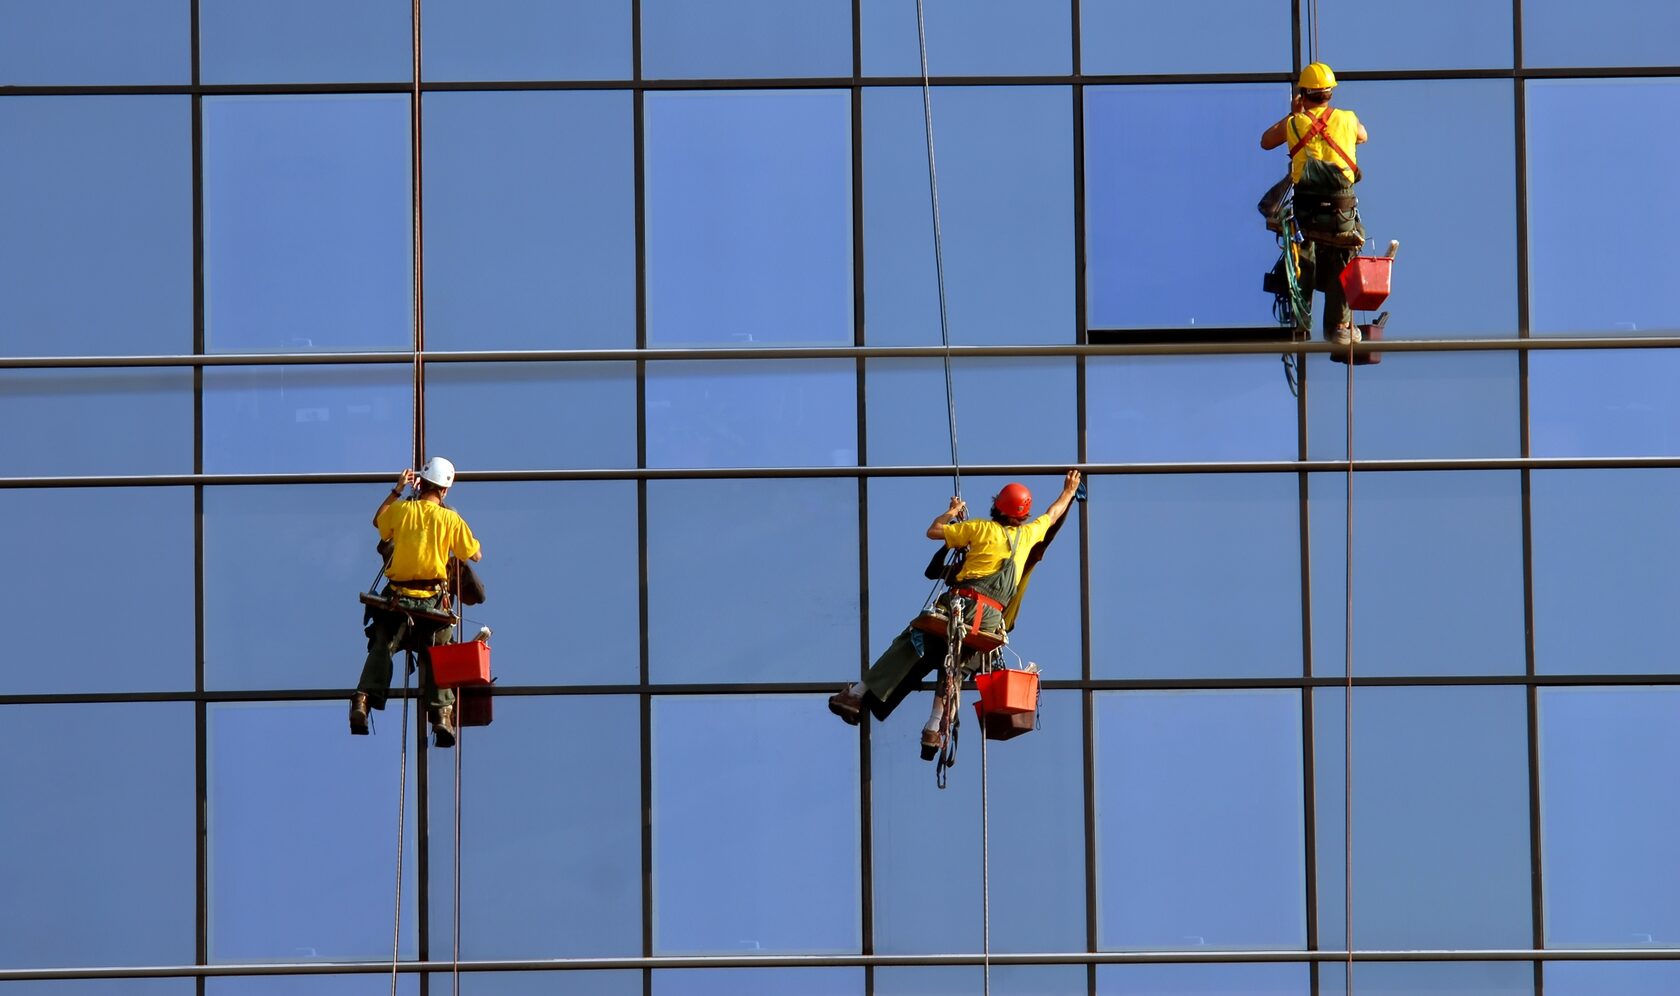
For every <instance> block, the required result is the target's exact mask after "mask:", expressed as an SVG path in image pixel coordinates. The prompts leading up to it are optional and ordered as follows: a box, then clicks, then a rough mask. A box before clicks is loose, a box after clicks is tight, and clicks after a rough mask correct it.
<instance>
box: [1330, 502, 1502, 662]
mask: <svg viewBox="0 0 1680 996" xmlns="http://www.w3.org/2000/svg"><path fill="white" fill-rule="evenodd" d="M1309 486H1310V487H1311V489H1312V491H1311V493H1312V536H1313V543H1312V572H1313V573H1312V578H1313V612H1312V624H1313V673H1314V674H1318V675H1332V674H1334V675H1340V674H1344V673H1346V672H1345V671H1344V670H1343V664H1344V661H1345V659H1346V657H1345V655H1346V646H1347V630H1346V620H1347V605H1346V593H1347V588H1346V579H1347V537H1346V533H1347V476H1346V475H1345V474H1314V475H1312V480H1311V482H1310V485H1309ZM1353 503H1354V507H1353V570H1354V575H1353V613H1354V615H1353V641H1354V643H1353V673H1354V674H1357V675H1373V674H1381V675H1424V674H1429V675H1435V674H1522V673H1523V671H1524V670H1526V668H1527V666H1528V665H1527V654H1528V651H1527V649H1526V647H1525V646H1524V634H1523V627H1524V621H1523V574H1522V572H1523V552H1522V477H1521V475H1520V474H1518V473H1517V472H1516V471H1487V472H1476V471H1462V472H1459V471H1454V472H1435V471H1426V472H1417V473H1410V472H1408V473H1370V474H1358V475H1355V477H1354V482H1353Z"/></svg>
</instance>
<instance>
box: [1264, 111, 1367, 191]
mask: <svg viewBox="0 0 1680 996" xmlns="http://www.w3.org/2000/svg"><path fill="white" fill-rule="evenodd" d="M1324 113H1326V114H1328V115H1330V123H1329V124H1327V125H1325V126H1324V131H1322V132H1319V133H1318V134H1317V135H1314V136H1313V137H1312V138H1310V139H1308V140H1307V144H1305V145H1303V146H1301V151H1299V152H1297V153H1295V155H1294V156H1293V157H1291V158H1290V160H1289V182H1291V183H1298V182H1300V179H1301V171H1302V170H1304V169H1306V167H1307V160H1308V159H1322V160H1324V161H1325V162H1327V163H1329V164H1330V165H1332V166H1335V167H1337V168H1338V169H1340V170H1341V171H1342V175H1344V176H1346V177H1347V179H1348V182H1349V183H1352V182H1353V164H1354V163H1355V162H1357V161H1358V160H1359V153H1358V151H1356V150H1355V149H1354V146H1355V145H1357V144H1358V143H1359V115H1357V114H1355V113H1353V112H1352V111H1349V110H1346V109H1344V108H1340V107H1332V108H1330V109H1328V110H1327V111H1325V112H1324ZM1318 119H1319V115H1317V114H1291V115H1290V116H1289V121H1288V123H1287V124H1285V125H1284V128H1283V135H1284V143H1285V144H1284V148H1286V149H1293V148H1294V147H1295V143H1296V142H1299V141H1300V140H1301V136H1302V135H1305V134H1306V133H1307V132H1309V131H1311V130H1312V126H1313V124H1314V123H1315V122H1317V121H1318ZM1325 133H1328V134H1329V135H1330V140H1331V141H1333V142H1335V143H1336V144H1337V145H1339V146H1341V148H1342V151H1343V152H1346V153H1347V154H1348V156H1349V158H1347V159H1343V158H1342V157H1341V156H1339V155H1337V154H1336V151H1335V150H1334V149H1332V148H1330V143H1329V142H1326V141H1325V140H1324V135H1325Z"/></svg>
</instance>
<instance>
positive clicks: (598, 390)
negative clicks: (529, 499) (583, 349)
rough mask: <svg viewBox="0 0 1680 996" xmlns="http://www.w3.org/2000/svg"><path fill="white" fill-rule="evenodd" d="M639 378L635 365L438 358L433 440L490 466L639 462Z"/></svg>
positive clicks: (430, 416) (432, 380) (431, 396)
mask: <svg viewBox="0 0 1680 996" xmlns="http://www.w3.org/2000/svg"><path fill="white" fill-rule="evenodd" d="M635 377H636V367H635V364H632V363H434V364H431V365H429V366H428V367H427V368H426V421H427V431H426V445H427V446H428V447H430V448H431V449H433V450H434V451H436V452H439V453H458V454H460V457H459V458H457V463H459V464H461V465H462V466H465V465H466V464H465V461H466V460H467V459H469V454H470V460H471V463H472V466H474V467H475V468H484V469H491V468H494V469H497V470H520V469H527V468H529V469H536V470H550V469H559V468H580V467H590V468H599V467H633V466H635V465H636V380H635ZM585 427H587V431H585Z"/></svg>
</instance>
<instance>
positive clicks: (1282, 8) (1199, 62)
mask: <svg viewBox="0 0 1680 996" xmlns="http://www.w3.org/2000/svg"><path fill="white" fill-rule="evenodd" d="M1289 17H1290V11H1289V3H1288V0H1266V2H1263V3H1256V2H1255V0H1188V2H1186V0H1178V2H1176V3H1170V4H1166V3H1162V4H1142V3H1136V2H1135V0H1080V4H1079V41H1080V46H1081V48H1082V54H1081V61H1080V68H1081V69H1083V70H1084V71H1085V72H1086V73H1093V74H1095V73H1100V74H1111V73H1112V74H1116V75H1136V74H1142V73H1265V72H1287V71H1288V70H1289V55H1290V51H1289V49H1290V46H1289ZM1214 24H1217V25H1218V26H1219V29H1218V30H1217V31H1209V30H1208V26H1209V25H1214Z"/></svg>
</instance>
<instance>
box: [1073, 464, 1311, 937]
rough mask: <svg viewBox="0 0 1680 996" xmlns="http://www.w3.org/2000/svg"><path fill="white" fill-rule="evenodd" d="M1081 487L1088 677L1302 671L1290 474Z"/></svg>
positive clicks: (1104, 480)
mask: <svg viewBox="0 0 1680 996" xmlns="http://www.w3.org/2000/svg"><path fill="white" fill-rule="evenodd" d="M1088 487H1089V490H1090V494H1091V500H1090V501H1089V502H1087V505H1086V507H1087V508H1088V509H1089V510H1090V515H1091V605H1092V611H1091V643H1092V654H1091V673H1092V674H1093V675H1095V676H1097V677H1104V678H1143V677H1148V678H1159V677H1261V676H1282V675H1293V674H1300V673H1301V669H1302V663H1301V550H1300V531H1301V530H1300V520H1301V511H1300V508H1301V506H1300V488H1299V485H1298V484H1297V483H1296V478H1295V476H1294V475H1292V474H1265V475H1228V474H1215V475H1204V474H1156V475H1136V476H1122V477H1099V478H1096V479H1095V480H1092V481H1091V482H1090V483H1089V485H1088ZM1210 613H1212V615H1211V616H1210ZM1213 620H1217V625H1210V624H1209V623H1210V622H1211V621H1213ZM1076 622H1077V620H1076ZM1169 946H1170V945H1169Z"/></svg>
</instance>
